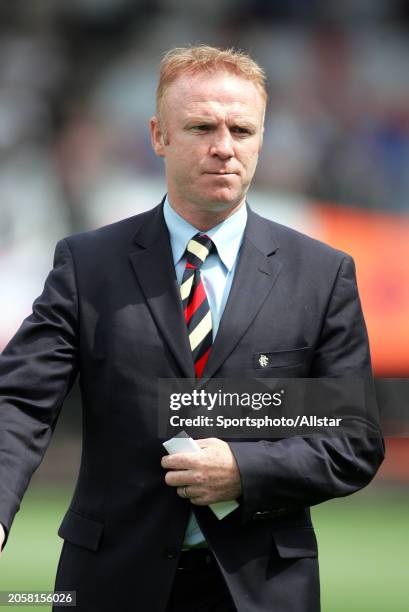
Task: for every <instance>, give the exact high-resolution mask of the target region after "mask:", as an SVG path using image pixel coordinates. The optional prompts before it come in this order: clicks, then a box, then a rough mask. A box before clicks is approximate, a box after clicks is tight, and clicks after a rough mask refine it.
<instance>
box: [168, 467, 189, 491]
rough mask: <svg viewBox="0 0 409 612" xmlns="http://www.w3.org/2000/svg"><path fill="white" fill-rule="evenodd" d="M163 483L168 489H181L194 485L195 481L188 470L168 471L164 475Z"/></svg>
mask: <svg viewBox="0 0 409 612" xmlns="http://www.w3.org/2000/svg"><path fill="white" fill-rule="evenodd" d="M165 482H166V484H167V485H169V486H170V487H182V486H188V485H192V484H194V482H195V479H194V476H193V474H192V472H191V471H190V470H179V471H176V470H175V471H173V470H170V471H169V472H166V474H165Z"/></svg>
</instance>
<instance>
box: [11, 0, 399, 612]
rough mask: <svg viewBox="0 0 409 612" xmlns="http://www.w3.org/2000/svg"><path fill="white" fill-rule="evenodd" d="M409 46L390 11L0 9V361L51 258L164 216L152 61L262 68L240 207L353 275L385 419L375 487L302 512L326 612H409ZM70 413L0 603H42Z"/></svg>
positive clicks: (73, 420) (75, 444) (71, 402)
mask: <svg viewBox="0 0 409 612" xmlns="http://www.w3.org/2000/svg"><path fill="white" fill-rule="evenodd" d="M408 27H409V5H408V4H407V2H405V1H403V0H402V1H400V0H399V1H398V0H361V1H359V2H356V1H353V0H343V2H328V1H324V0H298V1H297V0H291V1H290V0H288V1H287V2H279V1H278V0H219V1H218V2H217V3H212V2H209V1H208V0H206V1H205V0H196V1H191V2H183V1H182V0H71V1H70V2H64V1H62V0H31V1H30V3H27V2H24V0H15V1H14V2H13V3H10V2H7V1H0V287H1V289H0V312H1V317H0V349H2V348H3V347H4V346H5V344H6V343H7V341H8V340H9V338H10V337H11V335H12V334H13V332H14V331H15V330H16V329H17V327H18V325H19V324H20V322H21V320H22V319H23V318H24V317H25V316H26V315H27V314H28V313H29V311H30V307H31V303H32V301H33V299H34V297H35V296H36V295H38V294H39V292H40V291H41V289H42V286H43V282H44V279H45V276H46V274H47V272H48V270H49V268H50V266H51V263H52V254H53V250H54V246H55V243H56V242H57V240H59V239H60V238H61V237H63V236H65V235H68V234H70V233H74V232H78V231H81V230H84V229H88V228H94V227H98V226H100V225H103V224H105V223H109V222H111V221H115V220H117V219H119V218H123V217H126V216H130V215H133V214H135V213H137V212H140V211H143V210H145V209H147V208H151V207H152V206H154V205H155V204H156V203H157V202H159V201H160V199H161V197H162V195H163V193H164V180H163V172H162V167H161V162H160V160H158V159H157V158H156V157H155V156H154V154H153V153H152V151H151V149H150V142H149V135H148V129H147V122H148V119H149V117H150V115H151V114H152V111H153V108H154V95H155V85H156V79H157V73H158V63H159V61H160V57H161V55H162V53H163V52H164V51H165V50H166V49H168V48H170V47H172V46H183V45H185V44H190V43H192V44H196V43H203V42H205V43H209V44H214V45H219V46H235V47H238V48H242V49H244V50H249V51H250V52H251V54H252V55H253V56H254V57H255V58H256V59H257V60H258V61H259V62H260V63H261V64H262V65H263V66H264V67H265V69H266V72H267V76H268V81H269V85H268V88H269V96H270V105H269V110H268V113H267V116H266V133H265V142H264V147H263V152H262V156H261V159H260V164H259V167H258V170H257V174H256V178H255V181H254V184H253V187H252V190H251V192H250V194H249V201H250V203H251V204H252V206H253V208H254V209H255V210H258V211H260V212H261V213H262V214H264V215H265V216H267V217H270V218H272V219H274V220H276V221H279V222H281V223H285V224H287V225H290V226H292V227H295V228H296V229H300V230H301V231H304V232H306V233H308V234H310V235H312V236H315V237H317V238H320V239H322V240H324V241H326V242H328V243H330V244H332V245H334V246H336V247H338V248H341V249H344V250H346V251H348V252H350V253H351V254H352V255H353V256H354V257H355V260H356V264H357V274H358V282H359V287H360V293H361V298H362V302H363V307H364V311H365V315H366V320H367V324H368V330H369V335H370V341H371V350H372V355H373V363H374V368H375V373H376V376H377V377H378V382H377V385H378V389H379V392H380V396H381V397H382V399H383V402H382V404H383V406H387V408H388V415H389V416H390V415H392V416H390V418H389V420H388V418H386V417H387V416H388V415H387V414H386V413H385V414H384V418H385V421H387V422H386V423H385V426H386V429H385V431H386V434H387V458H386V461H385V463H384V465H383V467H382V469H381V471H380V473H379V474H378V476H377V477H376V479H375V480H374V482H373V483H372V484H371V485H370V486H369V487H368V488H367V489H365V490H364V491H362V492H360V493H358V494H356V495H354V496H352V497H351V498H346V499H342V500H333V501H331V502H328V503H326V504H323V505H321V506H320V507H317V508H315V509H314V511H313V514H314V521H315V525H316V529H317V533H318V538H319V548H320V562H321V579H322V600H323V604H322V609H323V612H344V611H346V610H352V611H353V612H403V611H404V610H405V611H406V610H407V609H408V602H409V586H408V579H409V513H408V502H409V492H408V481H409V444H408V438H407V435H408V434H409V426H405V423H404V422H403V421H402V419H400V418H396V419H394V417H393V413H394V409H395V408H396V404H399V406H400V408H399V410H400V411H402V409H403V411H405V410H406V411H407V407H406V406H405V397H408V390H409V381H408V377H409V316H408V315H409V71H408V65H409V38H408ZM385 379H387V380H385ZM391 379H395V380H391ZM399 410H397V411H396V412H397V413H399ZM80 412H81V411H80V405H79V399H78V390H77V388H74V389H73V391H72V393H71V395H70V397H69V398H68V400H67V402H66V405H65V407H64V409H63V412H62V414H61V417H60V421H59V423H58V426H57V430H56V433H55V437H54V440H53V442H52V444H51V446H50V448H49V451H48V453H47V456H46V459H45V460H44V463H43V464H42V466H41V467H40V468H39V470H38V471H37V473H36V474H35V476H34V478H33V481H32V483H31V486H30V489H29V492H28V493H27V495H26V497H25V499H24V501H23V504H22V509H21V511H20V512H19V513H18V515H17V518H16V520H15V523H14V526H13V529H12V532H11V534H10V541H9V544H8V545H7V547H6V549H5V551H4V554H3V557H2V560H1V562H0V590H9V589H18V590H29V589H32V590H50V589H52V586H53V580H54V575H55V568H56V563H57V559H58V554H59V550H60V547H61V544H62V542H61V540H59V538H58V537H57V535H56V531H57V528H58V525H59V522H60V520H61V518H62V516H63V513H64V510H65V508H66V506H67V504H68V503H69V499H70V496H71V493H72V491H73V487H74V483H75V477H76V473H77V469H78V465H79V459H80V436H81V433H80V430H81V414H80ZM153 582H154V577H153ZM24 609H27V610H29V609H31V608H24ZM32 609H33V610H34V609H36V610H47V609H49V608H45V607H44V608H43V607H37V608H32Z"/></svg>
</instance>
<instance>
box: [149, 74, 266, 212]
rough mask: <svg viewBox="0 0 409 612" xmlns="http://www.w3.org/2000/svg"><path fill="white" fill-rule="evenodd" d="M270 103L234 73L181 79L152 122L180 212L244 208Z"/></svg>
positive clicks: (157, 148) (171, 193) (155, 143)
mask: <svg viewBox="0 0 409 612" xmlns="http://www.w3.org/2000/svg"><path fill="white" fill-rule="evenodd" d="M264 108H265V104H264V100H263V98H262V95H261V93H260V92H259V90H258V89H257V87H256V86H255V85H254V84H253V83H252V82H251V81H248V80H246V79H243V78H241V77H238V76H236V75H233V74H230V73H228V72H224V71H223V72H216V73H214V74H206V73H203V74H198V75H194V76H188V75H186V76H181V77H179V78H178V79H177V80H176V81H174V82H173V83H172V84H171V85H170V87H169V89H168V91H167V93H166V96H165V99H164V101H163V106H162V124H161V125H160V124H159V123H158V120H157V119H156V118H155V117H154V118H153V119H152V120H151V132H152V143H153V147H154V150H155V152H156V153H157V154H158V155H160V156H161V157H164V158H165V167H166V177H167V183H168V191H169V197H170V201H171V202H172V203H173V204H174V205H175V206H176V207H177V208H178V207H179V208H182V209H183V206H189V207H192V206H193V207H198V208H199V209H201V210H202V211H209V212H210V211H224V210H228V209H233V208H235V207H236V206H237V205H238V204H240V203H241V202H242V201H243V199H244V197H245V194H246V192H247V189H248V188H249V185H250V182H251V180H252V178H253V175H254V172H255V169H256V164H257V159H258V154H259V151H260V148H261V143H262V134H263V121H264Z"/></svg>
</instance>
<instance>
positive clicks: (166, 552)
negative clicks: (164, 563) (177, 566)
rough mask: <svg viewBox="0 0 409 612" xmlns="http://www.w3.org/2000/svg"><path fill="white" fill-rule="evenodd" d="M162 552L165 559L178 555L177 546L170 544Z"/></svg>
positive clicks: (174, 557)
mask: <svg viewBox="0 0 409 612" xmlns="http://www.w3.org/2000/svg"><path fill="white" fill-rule="evenodd" d="M163 554H164V557H165V559H176V557H177V556H178V550H177V548H174V547H173V546H170V547H169V548H165V550H164V551H163Z"/></svg>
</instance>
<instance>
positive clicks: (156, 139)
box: [149, 115, 165, 157]
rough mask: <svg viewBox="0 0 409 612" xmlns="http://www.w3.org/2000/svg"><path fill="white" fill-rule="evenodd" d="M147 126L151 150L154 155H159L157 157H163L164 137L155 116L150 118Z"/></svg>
mask: <svg viewBox="0 0 409 612" xmlns="http://www.w3.org/2000/svg"><path fill="white" fill-rule="evenodd" d="M149 125H150V130H151V142H152V148H153V150H154V151H155V153H156V155H159V157H165V135H164V133H163V131H162V128H161V126H160V123H159V119H158V118H157V117H156V115H155V116H154V117H152V118H151V120H150V121H149Z"/></svg>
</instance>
